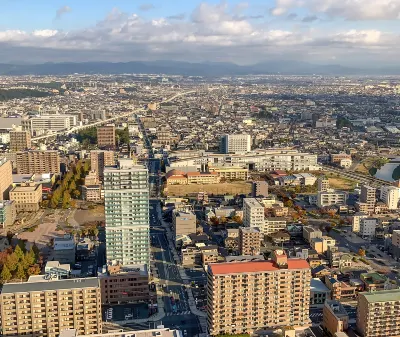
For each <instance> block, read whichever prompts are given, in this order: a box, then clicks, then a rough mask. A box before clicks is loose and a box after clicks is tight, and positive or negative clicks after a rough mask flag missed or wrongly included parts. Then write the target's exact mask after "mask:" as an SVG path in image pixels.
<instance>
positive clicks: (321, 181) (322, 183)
mask: <svg viewBox="0 0 400 337" xmlns="http://www.w3.org/2000/svg"><path fill="white" fill-rule="evenodd" d="M317 186H318V192H326V191H327V190H329V188H330V185H329V179H328V178H326V177H321V178H318V182H317Z"/></svg>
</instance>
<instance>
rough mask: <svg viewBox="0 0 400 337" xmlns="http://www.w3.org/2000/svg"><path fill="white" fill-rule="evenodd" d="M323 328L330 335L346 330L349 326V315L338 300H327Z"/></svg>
mask: <svg viewBox="0 0 400 337" xmlns="http://www.w3.org/2000/svg"><path fill="white" fill-rule="evenodd" d="M323 317H324V318H323V323H322V328H323V329H324V331H325V332H326V333H327V334H328V335H329V336H336V335H337V333H340V332H345V331H347V329H348V328H349V315H348V314H347V311H346V309H345V308H344V307H343V305H342V304H341V303H340V302H339V301H337V300H327V301H326V302H325V304H324V309H323Z"/></svg>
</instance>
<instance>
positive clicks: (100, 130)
mask: <svg viewBox="0 0 400 337" xmlns="http://www.w3.org/2000/svg"><path fill="white" fill-rule="evenodd" d="M97 146H98V147H99V148H103V147H105V148H114V147H115V125H113V124H108V125H104V126H98V127H97Z"/></svg>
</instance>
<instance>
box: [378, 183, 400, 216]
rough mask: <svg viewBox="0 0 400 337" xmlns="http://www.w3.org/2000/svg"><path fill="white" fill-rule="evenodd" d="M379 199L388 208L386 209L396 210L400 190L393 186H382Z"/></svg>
mask: <svg viewBox="0 0 400 337" xmlns="http://www.w3.org/2000/svg"><path fill="white" fill-rule="evenodd" d="M380 199H381V200H382V201H383V202H384V203H385V204H386V205H387V206H388V209H391V210H395V209H398V204H399V200H400V188H399V187H395V186H382V187H381V194H380Z"/></svg>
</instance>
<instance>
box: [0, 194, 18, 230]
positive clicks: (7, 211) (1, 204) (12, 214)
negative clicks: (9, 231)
mask: <svg viewBox="0 0 400 337" xmlns="http://www.w3.org/2000/svg"><path fill="white" fill-rule="evenodd" d="M15 204H16V203H15V201H14V200H0V228H8V227H10V226H12V225H13V223H14V221H15V219H16V218H17V208H16V205H15Z"/></svg>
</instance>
